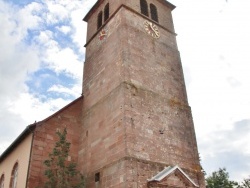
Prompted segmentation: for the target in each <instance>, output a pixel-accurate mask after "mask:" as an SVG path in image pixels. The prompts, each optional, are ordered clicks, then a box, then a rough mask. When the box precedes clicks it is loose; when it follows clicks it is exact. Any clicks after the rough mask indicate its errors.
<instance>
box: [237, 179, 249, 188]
mask: <svg viewBox="0 0 250 188" xmlns="http://www.w3.org/2000/svg"><path fill="white" fill-rule="evenodd" d="M238 188H250V177H249V178H248V179H244V180H243V182H241V184H240V185H239V186H238Z"/></svg>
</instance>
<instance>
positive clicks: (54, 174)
mask: <svg viewBox="0 0 250 188" xmlns="http://www.w3.org/2000/svg"><path fill="white" fill-rule="evenodd" d="M56 134H57V136H58V141H57V142H56V143H55V147H54V148H53V150H52V152H51V153H50V154H49V159H47V160H45V161H44V165H45V166H46V170H45V173H44V174H45V176H46V177H47V182H45V184H44V186H43V187H44V188H82V187H84V178H83V176H82V175H81V173H80V172H79V171H78V170H77V168H76V167H77V166H76V163H74V162H69V161H68V157H69V151H70V145H71V143H70V142H68V141H67V139H66V136H67V130H66V128H65V129H64V130H63V132H62V133H61V132H59V131H57V132H56Z"/></svg>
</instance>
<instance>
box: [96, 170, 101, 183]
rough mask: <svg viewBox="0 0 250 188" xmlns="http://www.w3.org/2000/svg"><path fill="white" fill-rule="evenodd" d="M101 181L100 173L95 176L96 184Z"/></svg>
mask: <svg viewBox="0 0 250 188" xmlns="http://www.w3.org/2000/svg"><path fill="white" fill-rule="evenodd" d="M99 181H100V172H98V173H96V174H95V182H99Z"/></svg>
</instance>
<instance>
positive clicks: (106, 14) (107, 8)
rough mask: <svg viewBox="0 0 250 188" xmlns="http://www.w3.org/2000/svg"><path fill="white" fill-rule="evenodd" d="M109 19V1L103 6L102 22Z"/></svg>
mask: <svg viewBox="0 0 250 188" xmlns="http://www.w3.org/2000/svg"><path fill="white" fill-rule="evenodd" d="M107 19H109V3H108V4H106V6H105V8H104V22H105V21H106V20H107Z"/></svg>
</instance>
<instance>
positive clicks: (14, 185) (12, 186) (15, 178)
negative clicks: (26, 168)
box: [10, 163, 18, 188]
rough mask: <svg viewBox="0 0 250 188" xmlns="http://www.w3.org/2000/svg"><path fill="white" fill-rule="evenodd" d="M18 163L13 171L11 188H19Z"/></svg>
mask: <svg viewBox="0 0 250 188" xmlns="http://www.w3.org/2000/svg"><path fill="white" fill-rule="evenodd" d="M17 175H18V163H16V164H15V165H14V167H13V169H12V172H11V181H10V188H17Z"/></svg>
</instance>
